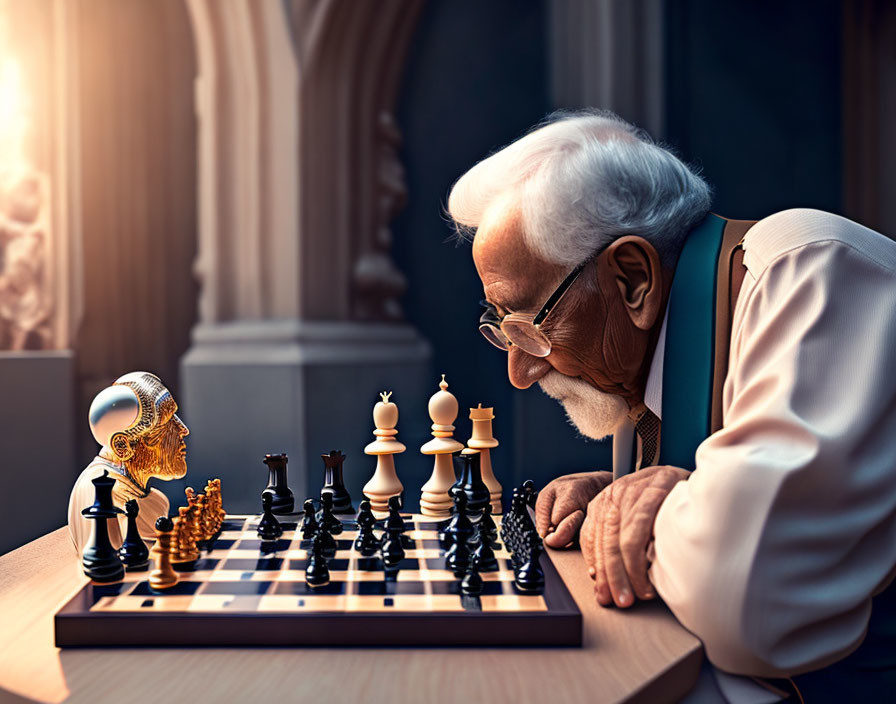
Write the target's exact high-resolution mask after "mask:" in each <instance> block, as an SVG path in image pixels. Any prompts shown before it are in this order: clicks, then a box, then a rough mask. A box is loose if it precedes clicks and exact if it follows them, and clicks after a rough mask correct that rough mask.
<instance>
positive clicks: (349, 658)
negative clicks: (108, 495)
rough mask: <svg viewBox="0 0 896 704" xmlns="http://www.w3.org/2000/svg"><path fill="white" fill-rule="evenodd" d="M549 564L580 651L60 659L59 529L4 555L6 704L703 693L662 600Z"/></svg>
mask: <svg viewBox="0 0 896 704" xmlns="http://www.w3.org/2000/svg"><path fill="white" fill-rule="evenodd" d="M551 557H552V559H553V560H554V563H555V564H556V565H557V568H558V570H559V571H560V574H561V575H562V576H563V579H564V581H565V582H566V584H567V586H568V587H569V590H570V592H571V593H572V595H573V597H574V598H575V600H576V602H577V603H578V605H579V608H580V609H581V610H582V615H583V617H584V645H583V647H582V648H554V649H537V648H524V649H508V648H505V649H497V648H482V649H480V648H469V649H462V648H458V649H437V648H414V649H412V648H406V649H404V648H393V649H372V648H340V649H336V648H330V649H321V648H313V649H312V648H292V649H280V648H276V649H275V648H270V649H268V648H252V649H248V648H246V649H239V648H201V649H173V648H172V649H146V648H141V649H137V648H133V649H112V648H109V649H70V650H60V649H58V648H56V647H54V645H53V614H54V613H55V612H56V611H57V610H58V609H59V607H60V606H61V605H62V604H63V603H65V602H66V601H67V600H68V599H70V598H71V597H72V596H73V595H74V594H75V592H77V591H78V590H79V589H80V588H81V587H82V586H83V585H84V584H85V583H86V581H87V580H86V578H85V577H84V576H83V574H82V573H81V570H80V566H79V564H78V559H77V556H76V554H75V551H74V548H73V547H72V544H71V541H70V539H69V536H68V531H67V529H64V528H60V529H59V530H56V531H54V532H52V533H50V534H49V535H45V536H44V537H42V538H39V539H38V540H35V541H33V542H31V543H29V544H27V545H25V546H23V547H21V548H19V549H18V550H14V551H13V552H11V553H8V554H7V555H4V556H2V557H0V632H2V639H0V701H4V702H5V701H7V700H8V699H9V700H12V701H34V700H36V701H40V702H62V701H67V702H81V701H92V702H98V701H103V702H105V701H110V702H112V701H122V702H124V701H129V702H142V701H153V702H158V703H159V704H162V703H167V702H179V701H189V702H191V704H192V703H194V702H203V701H209V702H221V703H225V702H247V701H255V702H259V703H260V702H267V701H278V700H279V701H308V702H315V703H320V702H355V703H357V704H360V703H362V702H363V703H364V704H367V703H372V702H388V703H389V704H401V703H402V702H415V703H416V702H425V703H427V704H429V703H439V702H463V703H464V704H469V702H471V701H488V702H490V704H493V703H498V702H508V703H510V704H521V703H522V702H543V703H544V704H572V703H573V702H586V701H587V702H589V703H591V702H619V701H632V702H640V701H644V702H663V701H675V700H677V699H678V698H680V697H681V696H682V695H683V694H684V693H685V692H687V691H688V690H689V689H690V688H691V687H692V686H693V685H694V683H695V682H696V680H697V674H698V672H699V669H700V663H701V661H702V658H703V654H702V647H701V645H700V642H699V641H698V640H697V639H696V638H695V637H694V636H693V635H691V634H690V633H688V632H687V631H686V630H685V629H684V628H682V627H681V626H680V625H679V624H678V622H677V621H676V620H675V618H674V617H673V616H672V615H671V613H669V610H668V609H667V608H666V607H665V606H664V605H663V604H662V603H659V602H657V601H654V602H649V603H641V604H638V605H636V606H635V607H633V608H631V609H628V610H624V611H623V610H618V609H603V608H601V607H600V606H598V605H597V604H596V602H595V601H594V598H593V593H592V588H591V580H590V579H589V578H588V576H587V574H586V573H585V569H584V566H583V562H582V556H581V554H580V553H579V552H576V551H563V552H558V551H551ZM19 697H21V699H19Z"/></svg>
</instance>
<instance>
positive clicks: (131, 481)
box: [68, 372, 190, 554]
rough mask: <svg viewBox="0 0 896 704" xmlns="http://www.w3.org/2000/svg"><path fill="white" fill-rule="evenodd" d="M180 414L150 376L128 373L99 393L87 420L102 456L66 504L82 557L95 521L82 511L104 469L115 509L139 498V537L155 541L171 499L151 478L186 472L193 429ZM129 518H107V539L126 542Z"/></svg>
mask: <svg viewBox="0 0 896 704" xmlns="http://www.w3.org/2000/svg"><path fill="white" fill-rule="evenodd" d="M176 411H177V403H175V401H174V398H173V397H172V396H171V392H170V391H168V389H167V388H165V385H164V384H162V382H161V380H160V379H159V378H158V377H157V376H156V375H155V374H150V373H149V372H131V373H130V374H125V375H124V376H122V377H119V378H118V379H116V380H115V383H113V384H112V386H109V387H106V388H105V389H103V390H102V391H100V392H99V393H98V394H97V395H96V398H94V400H93V403H92V404H90V411H89V413H88V416H89V420H90V430H91V432H92V433H93V437H94V438H95V439H96V441H97V442H98V443H99V444H100V452H99V454H98V455H97V456H96V457H95V458H94V459H93V461H92V462H91V463H90V464H89V465H87V467H86V468H85V469H84V471H83V472H81V475H80V476H79V477H78V480H77V481H76V482H75V486H74V488H72V493H71V496H70V498H69V504H68V529H69V533H70V534H71V537H72V542H73V543H74V544H75V549H77V551H78V554H80V553H81V552H82V551H83V550H84V546H85V545H86V544H87V542H88V540H89V538H90V531H91V521H90V520H88V519H87V518H85V517H84V516H83V515H82V513H81V512H82V510H83V509H84V508H86V507H87V506H90V505H91V504H92V503H93V501H94V495H95V489H94V486H93V484H92V480H93V479H95V478H96V477H98V476H101V475H102V474H103V472H104V471H107V472H108V473H109V475H110V476H111V477H113V478H114V479H115V486H114V487H113V489H112V499H113V501H114V502H115V505H116V506H117V507H118V508H122V507H124V505H125V503H126V502H127V501H129V500H130V499H135V500H136V501H137V505H138V507H139V509H140V513H139V514H138V515H137V527H138V529H139V531H140V535H141V536H142V537H143V538H154V537H155V535H156V533H155V528H154V526H155V522H156V519H157V518H159V516H167V515H168V499H167V497H166V496H165V495H164V494H163V493H162V492H161V491H159V490H158V489H154V488H152V487H148V486H147V483H148V482H149V480H150V479H151V478H152V477H156V478H158V479H161V480H163V481H169V480H172V479H181V478H182V477H184V476H186V474H187V458H186V443H185V442H184V438H185V437H186V436H187V435H189V434H190V431H189V430H188V429H187V426H186V425H184V424H183V422H182V421H181V419H180V418H178V417H177V413H176ZM126 520H127V519H126V518H125V516H124V515H123V514H122V515H120V516H119V518H118V519H117V520H116V519H114V518H110V519H108V522H109V537H110V539H111V541H112V545H113V546H115V547H118V546H120V545H121V543H122V536H123V535H124V533H125V524H126Z"/></svg>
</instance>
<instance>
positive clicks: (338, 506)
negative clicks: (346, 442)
mask: <svg viewBox="0 0 896 704" xmlns="http://www.w3.org/2000/svg"><path fill="white" fill-rule="evenodd" d="M320 457H321V459H322V460H323V461H324V467H325V469H324V488H323V489H321V491H320V493H321V496H323V495H324V494H330V496H331V497H332V498H333V513H354V512H355V509H354V507H353V506H352V497H351V496H349V493H348V489H346V488H345V481H344V480H343V478H342V465H343V463H344V462H345V455H344V454H342V452H340V451H339V450H330V454H328V455H321V456H320Z"/></svg>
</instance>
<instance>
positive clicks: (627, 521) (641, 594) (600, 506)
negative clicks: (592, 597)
mask: <svg viewBox="0 0 896 704" xmlns="http://www.w3.org/2000/svg"><path fill="white" fill-rule="evenodd" d="M689 474H690V473H689V472H687V471H685V470H684V469H680V468H679V467H669V466H658V467H647V468H645V469H642V470H641V471H639V472H635V473H634V474H628V475H626V476H624V477H620V478H619V479H617V480H616V481H615V482H613V483H612V484H610V486H609V487H608V488H607V489H605V490H604V491H602V492H601V493H599V494H598V495H597V496H596V497H595V498H594V499H593V500H592V501H591V502H590V503H589V504H588V513H587V516H586V517H585V521H584V523H583V524H582V530H581V534H580V542H581V545H582V555H583V556H584V558H585V564H586V565H587V566H588V573H589V574H590V575H591V578H592V579H593V580H594V592H595V594H596V595H597V601H598V603H599V604H600V605H601V606H610V605H611V604H613V603H615V604H616V606H620V607H627V606H631V605H632V604H633V603H634V602H635V600H634V598H633V596H632V595H633V594H634V596H637V597H638V598H639V599H653V598H654V597H656V592H655V591H654V589H653V585H652V584H651V583H650V580H649V579H648V578H647V568H648V567H649V565H648V560H647V550H648V546H649V545H650V543H651V541H652V540H653V523H654V520H655V519H656V514H657V512H658V511H659V509H660V506H661V505H662V503H663V501H665V499H666V496H667V495H668V494H669V492H670V491H671V490H672V487H673V486H675V485H676V484H678V482H680V481H683V480H685V479H687V478H688V476H689ZM545 542H547V541H545Z"/></svg>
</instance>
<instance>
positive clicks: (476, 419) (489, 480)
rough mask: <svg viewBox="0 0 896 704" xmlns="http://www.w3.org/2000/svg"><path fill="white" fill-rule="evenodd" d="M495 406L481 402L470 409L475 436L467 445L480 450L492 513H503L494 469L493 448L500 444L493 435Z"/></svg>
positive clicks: (483, 476)
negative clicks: (483, 404)
mask: <svg viewBox="0 0 896 704" xmlns="http://www.w3.org/2000/svg"><path fill="white" fill-rule="evenodd" d="M493 411H494V409H493V408H483V407H482V404H481V403H480V404H479V406H478V408H471V409H470V420H471V421H473V437H471V438H470V441H469V442H468V443H467V447H469V448H472V449H474V450H479V458H480V466H481V467H482V481H483V482H485V485H486V486H487V487H488V491H489V494H490V495H491V496H490V501H491V504H492V513H493V514H495V515H497V514H500V513H501V491H502V488H501V484H500V482H499V481H498V480H497V479H496V478H495V472H494V470H492V458H491V449H492V448H493V447H497V446H498V441H497V440H495V438H494V436H493V435H492V421H493V420H494V419H495V414H494V413H493Z"/></svg>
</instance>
